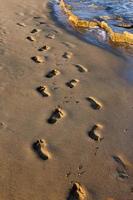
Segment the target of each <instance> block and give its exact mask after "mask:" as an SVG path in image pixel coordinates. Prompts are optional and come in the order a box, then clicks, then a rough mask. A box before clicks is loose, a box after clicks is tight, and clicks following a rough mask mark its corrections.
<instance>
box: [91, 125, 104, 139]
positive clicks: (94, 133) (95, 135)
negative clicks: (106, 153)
mask: <svg viewBox="0 0 133 200" xmlns="http://www.w3.org/2000/svg"><path fill="white" fill-rule="evenodd" d="M102 128H103V126H102V125H101V124H95V125H94V126H93V127H92V129H91V130H90V131H89V133H88V135H89V137H90V138H91V139H92V140H95V141H98V142H100V141H101V140H102V139H103V136H102V135H101V129H102Z"/></svg>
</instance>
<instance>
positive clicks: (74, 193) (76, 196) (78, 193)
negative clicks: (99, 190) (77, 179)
mask: <svg viewBox="0 0 133 200" xmlns="http://www.w3.org/2000/svg"><path fill="white" fill-rule="evenodd" d="M87 199H88V198H87V193H86V190H85V189H84V187H83V186H81V185H80V184H79V183H74V184H73V186H72V188H71V190H70V192H69V195H68V198H67V200H87Z"/></svg>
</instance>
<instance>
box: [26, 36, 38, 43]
mask: <svg viewBox="0 0 133 200" xmlns="http://www.w3.org/2000/svg"><path fill="white" fill-rule="evenodd" d="M27 40H29V41H31V42H34V41H36V39H35V38H34V37H33V36H28V37H27Z"/></svg>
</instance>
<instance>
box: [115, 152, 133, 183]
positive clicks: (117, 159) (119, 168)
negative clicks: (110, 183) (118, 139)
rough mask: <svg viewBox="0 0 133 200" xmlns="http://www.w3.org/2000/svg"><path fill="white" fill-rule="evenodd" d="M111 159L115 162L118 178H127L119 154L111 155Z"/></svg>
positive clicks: (124, 166)
mask: <svg viewBox="0 0 133 200" xmlns="http://www.w3.org/2000/svg"><path fill="white" fill-rule="evenodd" d="M113 159H114V161H115V162H116V163H117V168H116V171H117V173H118V176H119V178H121V179H128V177H129V176H128V173H127V167H126V165H125V163H124V161H123V160H122V159H121V158H120V157H119V156H113Z"/></svg>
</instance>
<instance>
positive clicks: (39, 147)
mask: <svg viewBox="0 0 133 200" xmlns="http://www.w3.org/2000/svg"><path fill="white" fill-rule="evenodd" d="M33 149H34V150H35V151H36V152H37V154H38V156H39V157H40V158H41V159H43V160H48V159H49V158H51V154H50V153H49V151H48V149H47V144H46V141H45V140H43V139H40V140H37V141H36V142H35V143H34V144H33Z"/></svg>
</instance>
